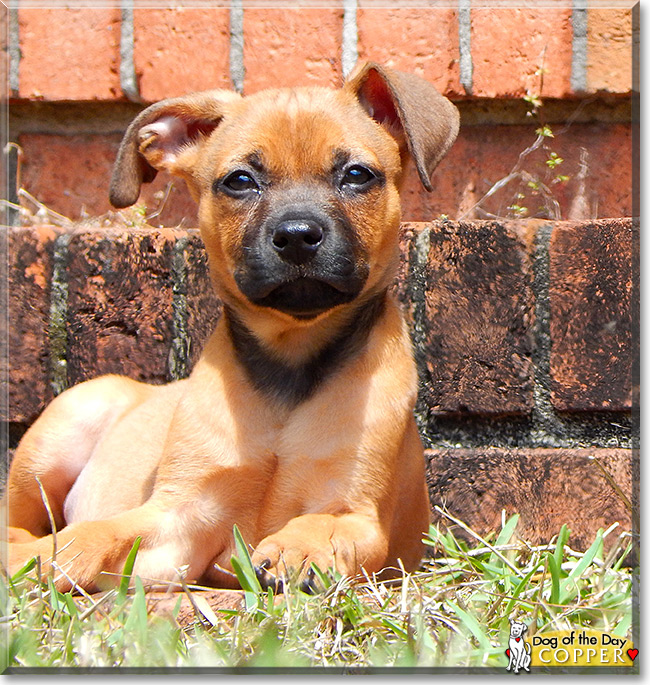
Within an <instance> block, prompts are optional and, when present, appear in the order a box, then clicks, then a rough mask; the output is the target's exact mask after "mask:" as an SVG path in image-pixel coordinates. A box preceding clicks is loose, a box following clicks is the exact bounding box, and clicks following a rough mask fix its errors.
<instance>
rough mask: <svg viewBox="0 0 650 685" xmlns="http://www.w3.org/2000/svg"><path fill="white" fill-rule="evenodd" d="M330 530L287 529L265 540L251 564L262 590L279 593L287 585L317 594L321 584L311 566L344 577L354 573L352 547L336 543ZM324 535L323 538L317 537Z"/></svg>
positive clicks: (351, 545) (347, 542)
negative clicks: (269, 588) (267, 588)
mask: <svg viewBox="0 0 650 685" xmlns="http://www.w3.org/2000/svg"><path fill="white" fill-rule="evenodd" d="M332 532H333V531H332V530H327V531H325V530H320V531H319V530H318V529H314V528H311V529H310V530H308V531H305V530H299V529H298V526H296V525H293V526H291V524H289V526H287V527H286V528H284V529H283V530H281V531H279V532H278V533H275V534H274V535H270V536H268V537H267V538H264V539H263V540H262V541H261V542H260V543H259V545H258V546H257V548H256V549H255V551H254V553H253V555H252V557H251V560H252V562H253V564H254V565H255V567H256V572H257V577H258V579H259V581H260V583H261V585H262V586H263V587H271V588H273V590H274V591H276V592H281V591H282V589H283V588H284V587H285V584H286V583H287V582H291V583H296V584H297V585H298V586H299V587H300V588H301V589H302V590H303V591H305V592H314V591H317V590H318V589H319V587H320V582H319V580H318V577H317V575H316V573H315V572H314V568H313V567H314V566H316V567H317V568H318V569H320V570H321V571H326V570H327V569H335V570H336V571H339V572H340V573H342V574H344V575H352V574H354V573H355V572H356V564H355V563H354V554H353V553H352V552H351V551H350V548H351V547H352V549H353V548H354V543H350V542H349V541H346V540H344V539H337V538H336V537H335V536H333V535H332ZM319 533H323V534H319Z"/></svg>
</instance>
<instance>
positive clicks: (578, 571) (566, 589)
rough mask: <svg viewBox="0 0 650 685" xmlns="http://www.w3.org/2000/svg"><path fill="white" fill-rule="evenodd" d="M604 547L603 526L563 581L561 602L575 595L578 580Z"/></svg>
mask: <svg viewBox="0 0 650 685" xmlns="http://www.w3.org/2000/svg"><path fill="white" fill-rule="evenodd" d="M602 547H603V529H602V528H601V529H600V530H599V531H598V534H597V535H596V539H595V540H594V541H593V543H592V545H591V547H590V548H589V549H588V550H587V551H586V552H585V553H584V555H583V556H582V559H580V561H579V562H578V563H577V564H576V565H575V566H574V568H573V570H572V571H571V573H569V575H568V576H567V578H565V580H564V581H563V583H562V585H561V588H560V600H559V603H560V604H564V603H565V602H566V600H567V599H568V598H569V597H571V596H573V594H574V592H575V587H576V582H575V581H577V580H578V579H579V578H580V576H582V574H583V573H584V572H585V570H586V569H587V567H588V566H589V565H590V564H591V562H592V561H593V560H594V559H595V557H596V555H597V554H598V553H599V552H601V553H602Z"/></svg>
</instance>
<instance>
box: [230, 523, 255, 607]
mask: <svg viewBox="0 0 650 685" xmlns="http://www.w3.org/2000/svg"><path fill="white" fill-rule="evenodd" d="M232 532H233V535H234V537H235V549H236V551H237V556H232V557H231V559H230V562H231V563H232V567H233V570H234V571H235V575H236V576H237V580H238V581H239V583H240V585H241V586H242V588H243V589H244V590H248V591H249V592H253V593H255V594H259V593H261V592H262V586H261V585H260V581H259V580H258V578H257V573H256V572H255V567H254V566H253V562H252V561H251V556H250V554H249V553H248V547H247V546H246V543H245V542H244V538H243V537H242V534H241V533H240V531H239V528H238V527H237V525H236V524H235V525H234V526H233V527H232Z"/></svg>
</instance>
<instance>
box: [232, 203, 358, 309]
mask: <svg viewBox="0 0 650 685" xmlns="http://www.w3.org/2000/svg"><path fill="white" fill-rule="evenodd" d="M360 253H361V250H360V248H359V247H358V244H356V242H355V240H354V233H353V231H352V228H351V227H350V226H349V225H348V224H347V222H346V221H344V220H341V219H334V218H332V217H331V216H329V215H327V214H325V213H322V212H314V211H304V212H302V213H297V212H296V211H295V210H294V211H291V210H287V211H286V212H284V214H283V215H282V216H280V217H279V218H276V219H270V220H267V221H265V222H262V225H261V226H260V227H259V228H258V229H257V230H255V231H249V232H248V236H247V240H246V241H245V244H244V250H243V258H242V261H241V263H240V266H239V268H238V269H237V271H236V272H235V281H236V282H237V285H238V287H239V289H240V290H241V292H242V293H243V294H244V295H245V296H246V297H247V298H248V299H249V300H250V301H251V302H253V303H254V304H256V305H259V306H262V307H270V308H272V309H277V310H279V311H282V312H285V313H287V314H291V315H292V316H295V317H296V318H312V317H314V316H318V314H321V313H323V312H325V311H327V310H329V309H331V308H333V307H336V306H337V305H341V304H345V303H346V302H350V301H352V300H353V299H354V298H355V297H357V295H358V294H359V293H360V292H361V290H362V289H363V286H364V284H365V281H366V278H367V276H368V267H367V262H366V260H365V259H363V257H362V255H361V254H360Z"/></svg>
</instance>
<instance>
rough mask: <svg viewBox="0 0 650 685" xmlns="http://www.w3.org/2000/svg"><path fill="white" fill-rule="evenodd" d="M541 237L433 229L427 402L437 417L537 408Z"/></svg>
mask: <svg viewBox="0 0 650 685" xmlns="http://www.w3.org/2000/svg"><path fill="white" fill-rule="evenodd" d="M533 236H534V232H533V230H532V227H531V228H529V227H528V226H527V225H526V224H523V225H514V224H513V225H507V224H503V223H498V222H476V223H473V224H469V223H459V224H456V223H451V222H447V223H444V222H440V223H434V224H433V225H432V226H431V228H430V233H429V242H430V248H429V252H428V262H427V269H426V283H425V288H426V294H425V316H426V324H425V325H424V329H425V339H426V343H425V344H426V348H425V354H426V367H427V370H428V377H427V379H426V381H425V382H424V388H423V401H424V402H425V404H426V405H428V406H429V408H430V409H431V411H432V412H433V413H451V414H457V413H465V412H471V413H476V414H490V415H499V414H526V413H528V412H530V410H531V409H532V407H533V364H532V359H531V353H532V345H533V340H532V332H533V331H532V328H533V324H534V300H533V292H532V278H533V275H532V265H531V250H532V239H533Z"/></svg>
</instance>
